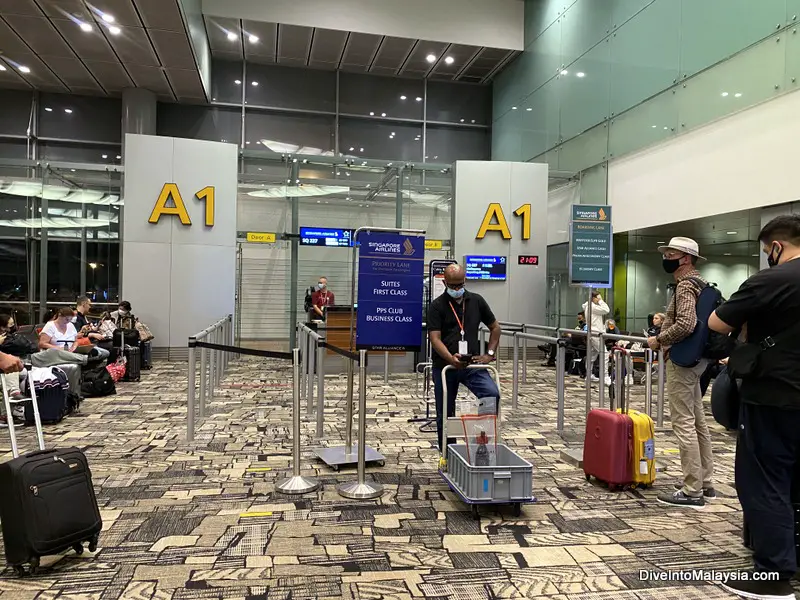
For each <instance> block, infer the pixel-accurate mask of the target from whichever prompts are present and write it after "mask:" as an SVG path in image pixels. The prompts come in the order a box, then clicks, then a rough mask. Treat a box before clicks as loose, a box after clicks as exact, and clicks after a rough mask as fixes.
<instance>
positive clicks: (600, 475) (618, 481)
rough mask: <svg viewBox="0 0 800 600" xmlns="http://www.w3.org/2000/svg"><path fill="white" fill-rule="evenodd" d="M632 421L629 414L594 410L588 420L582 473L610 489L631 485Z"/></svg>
mask: <svg viewBox="0 0 800 600" xmlns="http://www.w3.org/2000/svg"><path fill="white" fill-rule="evenodd" d="M632 460H633V421H632V420H631V418H630V417H629V416H628V415H626V414H621V413H618V412H616V411H613V412H612V411H610V410H605V409H603V408H595V409H593V410H592V411H590V412H589V416H588V417H587V418H586V437H585V439H584V442H583V472H584V473H585V474H586V480H587V481H588V480H589V478H590V477H591V476H594V477H596V478H597V479H599V480H600V481H604V482H606V483H607V484H608V487H609V488H612V489H613V488H614V487H616V486H623V485H628V484H630V483H632V482H631V461H632Z"/></svg>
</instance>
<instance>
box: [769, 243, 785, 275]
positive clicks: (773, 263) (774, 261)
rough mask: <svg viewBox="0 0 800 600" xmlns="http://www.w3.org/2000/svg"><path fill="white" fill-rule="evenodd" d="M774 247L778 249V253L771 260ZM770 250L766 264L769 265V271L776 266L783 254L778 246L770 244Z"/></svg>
mask: <svg viewBox="0 0 800 600" xmlns="http://www.w3.org/2000/svg"><path fill="white" fill-rule="evenodd" d="M776 246H777V247H778V253H777V254H776V255H775V257H774V258H773V257H772V250H775V247H776ZM772 250H770V251H769V255H768V256H767V264H768V265H769V267H770V269H771V268H772V267H777V266H778V262H779V261H780V260H781V254H783V248H781V246H780V245H779V244H772Z"/></svg>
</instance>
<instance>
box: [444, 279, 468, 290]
mask: <svg viewBox="0 0 800 600" xmlns="http://www.w3.org/2000/svg"><path fill="white" fill-rule="evenodd" d="M445 285H446V286H447V287H449V288H450V289H451V290H460V289H461V288H463V287H464V285H465V282H464V281H462V282H461V283H446V284H445Z"/></svg>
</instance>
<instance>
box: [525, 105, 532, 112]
mask: <svg viewBox="0 0 800 600" xmlns="http://www.w3.org/2000/svg"><path fill="white" fill-rule="evenodd" d="M525 110H527V111H528V112H531V111H532V110H533V109H532V108H531V107H530V106H529V107H528V108H526V109H525Z"/></svg>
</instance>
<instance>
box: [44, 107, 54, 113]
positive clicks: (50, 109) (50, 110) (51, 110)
mask: <svg viewBox="0 0 800 600" xmlns="http://www.w3.org/2000/svg"><path fill="white" fill-rule="evenodd" d="M45 110H46V111H47V112H53V109H52V108H50V107H49V106H46V107H45Z"/></svg>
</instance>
